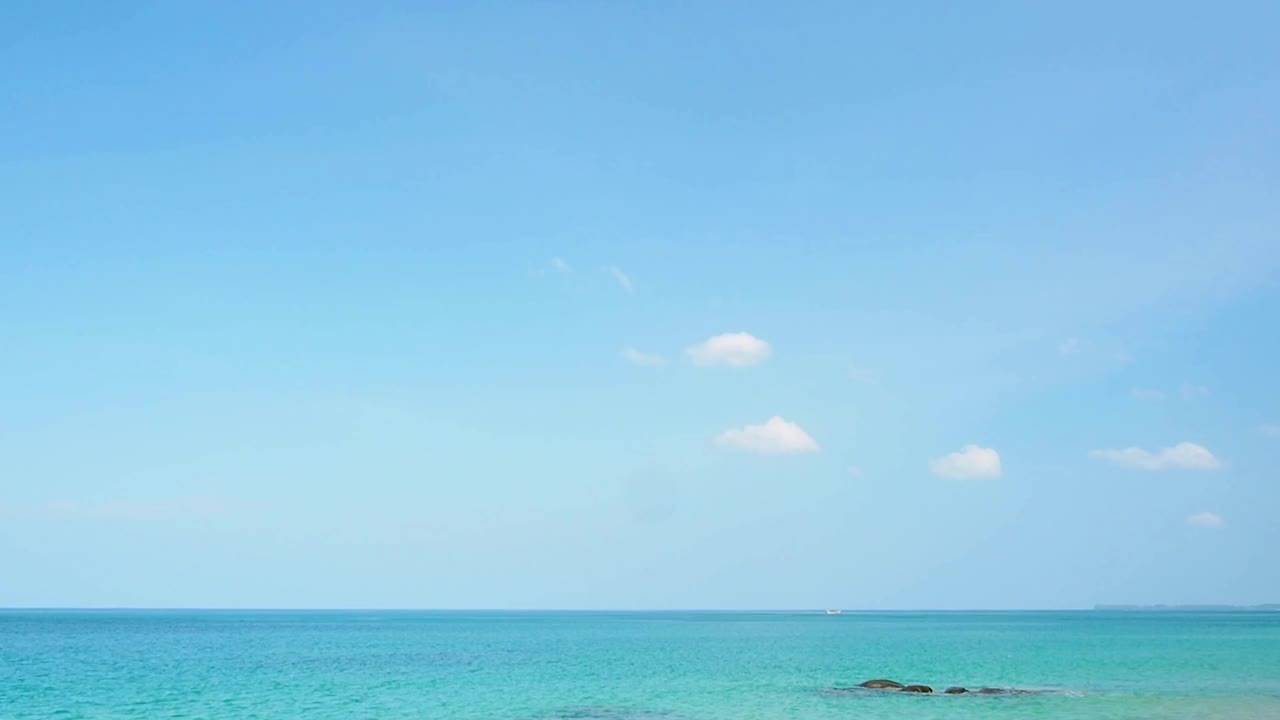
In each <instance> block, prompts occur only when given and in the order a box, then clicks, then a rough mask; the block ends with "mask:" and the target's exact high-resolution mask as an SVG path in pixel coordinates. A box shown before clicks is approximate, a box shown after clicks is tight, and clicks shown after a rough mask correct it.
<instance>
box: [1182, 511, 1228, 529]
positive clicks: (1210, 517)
mask: <svg viewBox="0 0 1280 720" xmlns="http://www.w3.org/2000/svg"><path fill="white" fill-rule="evenodd" d="M1187 524H1188V525H1190V526H1192V527H1199V528H1220V527H1222V526H1223V525H1226V524H1227V523H1226V521H1225V520H1223V519H1222V516H1221V515H1219V514H1217V513H1211V512H1198V513H1195V514H1194V515H1188V516H1187Z"/></svg>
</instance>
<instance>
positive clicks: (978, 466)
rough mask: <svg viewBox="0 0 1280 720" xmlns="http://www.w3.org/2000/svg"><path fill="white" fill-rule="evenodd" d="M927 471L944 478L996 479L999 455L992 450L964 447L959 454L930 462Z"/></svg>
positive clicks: (998, 474) (972, 446)
mask: <svg viewBox="0 0 1280 720" xmlns="http://www.w3.org/2000/svg"><path fill="white" fill-rule="evenodd" d="M929 470H930V471H931V472H933V474H934V475H937V476H938V477H944V478H998V477H1000V473H1001V467H1000V453H998V452H996V451H995V450H993V449H992V448H984V447H978V446H977V445H965V446H964V447H963V448H961V449H960V452H953V453H950V454H947V455H943V456H942V457H940V458H934V459H933V460H930V461H929Z"/></svg>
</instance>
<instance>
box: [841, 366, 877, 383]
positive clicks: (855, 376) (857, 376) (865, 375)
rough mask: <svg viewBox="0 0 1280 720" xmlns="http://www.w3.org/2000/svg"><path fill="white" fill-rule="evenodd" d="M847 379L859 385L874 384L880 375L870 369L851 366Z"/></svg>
mask: <svg viewBox="0 0 1280 720" xmlns="http://www.w3.org/2000/svg"><path fill="white" fill-rule="evenodd" d="M849 379H850V380H853V381H855V382H860V383H874V382H876V381H878V380H879V379H880V374H879V373H877V372H876V371H875V370H872V369H870V368H864V367H857V366H851V367H850V368H849Z"/></svg>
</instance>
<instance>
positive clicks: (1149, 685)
mask: <svg viewBox="0 0 1280 720" xmlns="http://www.w3.org/2000/svg"><path fill="white" fill-rule="evenodd" d="M881 677H883V678H891V679H894V680H899V681H902V682H909V683H925V684H928V685H931V686H933V687H934V688H935V689H936V690H938V691H941V690H942V689H943V688H945V687H948V686H952V685H962V686H967V687H970V688H978V687H983V686H988V687H1000V688H1019V689H1023V690H1029V691H1034V692H1027V693H1016V694H1015V693H1009V694H1001V695H990V696H985V695H984V696H980V695H954V696H951V695H942V694H933V695H906V694H901V693H892V692H877V691H869V690H843V689H840V688H847V687H849V686H853V685H855V684H857V683H859V682H861V681H863V680H866V679H869V678H881ZM0 718H3V719H4V720H28V719H31V720H36V719H38V720H48V719H50V718H193V719H196V718H199V719H204V720H224V719H228V720H229V719H231V718H237V719H239V718H262V719H274V718H282V719H283V718H309V719H324V718H356V719H363V718H369V719H374V718H377V719H378V720H393V719H399V718H419V719H434V718H451V719H455V720H471V719H473V718H474V719H479V718H484V719H486V720H490V719H496V720H569V719H573V720H784V719H790V720H828V719H831V718H859V719H876V718H886V719H888V718H894V719H901V720H911V719H915V718H919V719H923V718H930V719H944V718H957V719H960V718H1008V719H1010V720H1012V719H1022V718H1026V719H1030V718H1037V719H1053V718H1062V719H1075V718H1079V719H1082V720H1083V719H1086V718H1088V719H1090V720H1122V719H1124V720H1127V719H1130V718H1134V719H1137V718H1143V719H1160V718H1172V719H1182V718H1185V719H1187V720H1191V719H1193V718H1194V719H1196V720H1206V719H1213V718H1221V719H1223V720H1242V719H1246V718H1247V719H1250V720H1252V719H1258V720H1262V719H1266V720H1277V719H1280V613H1263V612H1186V613H1183V612H1097V611H1094V612H1089V611H1082V612H895V613H878V612H876V613H871V612H868V613H849V612H846V613H844V614H842V615H838V616H826V615H824V614H822V613H820V612H819V613H798V612H797V613H786V612H761V613H738V612H634V613H606V612H600V613H594V612H564V613H561V612H528V613H520V612H469V611H468V612H411V611H352V612H327V611H102V610H93V611H62V610H42V611H28V610H6V611H0Z"/></svg>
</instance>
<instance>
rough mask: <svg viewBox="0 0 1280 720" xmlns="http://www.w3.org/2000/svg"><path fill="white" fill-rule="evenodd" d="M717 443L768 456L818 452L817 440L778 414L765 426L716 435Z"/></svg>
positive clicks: (748, 427) (731, 430) (730, 430)
mask: <svg viewBox="0 0 1280 720" xmlns="http://www.w3.org/2000/svg"><path fill="white" fill-rule="evenodd" d="M716 444H717V445H720V446H721V447H732V448H738V449H739V450H748V451H750V452H756V453H764V454H768V455H776V454H784V453H808V452H817V451H818V443H817V441H816V440H814V439H813V437H811V436H810V435H809V433H807V432H805V430H804V428H802V427H800V426H799V425H797V424H795V423H793V422H790V421H787V420H783V419H782V418H780V417H778V416H777V415H774V416H773V417H771V418H769V420H768V421H767V422H765V423H764V424H763V425H747V426H746V427H742V428H731V429H729V430H725V431H724V432H722V433H720V434H719V435H718V436H716Z"/></svg>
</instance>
